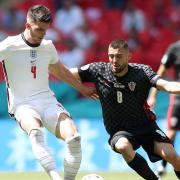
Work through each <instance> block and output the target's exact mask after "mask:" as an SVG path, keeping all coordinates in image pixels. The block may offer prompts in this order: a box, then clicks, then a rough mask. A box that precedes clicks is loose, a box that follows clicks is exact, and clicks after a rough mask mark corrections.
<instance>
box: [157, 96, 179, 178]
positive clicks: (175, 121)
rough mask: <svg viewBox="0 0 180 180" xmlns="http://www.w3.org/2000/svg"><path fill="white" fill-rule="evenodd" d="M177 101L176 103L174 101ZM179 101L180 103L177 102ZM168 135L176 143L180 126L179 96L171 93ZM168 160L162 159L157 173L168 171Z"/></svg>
mask: <svg viewBox="0 0 180 180" xmlns="http://www.w3.org/2000/svg"><path fill="white" fill-rule="evenodd" d="M175 101H176V103H174V102H175ZM177 102H178V103H177ZM166 122H167V133H166V134H167V136H168V138H169V139H170V140H171V142H172V143H174V140H175V137H176V132H177V129H178V128H180V103H179V97H178V96H175V95H174V94H171V95H170V103H169V107H168V113H167V121H166ZM166 166H167V161H166V160H164V159H163V160H162V162H161V165H160V166H159V167H158V171H157V174H158V175H159V176H162V175H164V174H165V172H166Z"/></svg>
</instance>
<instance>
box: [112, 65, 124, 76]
mask: <svg viewBox="0 0 180 180" xmlns="http://www.w3.org/2000/svg"><path fill="white" fill-rule="evenodd" d="M111 66H112V72H113V73H115V74H118V73H121V72H123V71H124V70H125V69H126V67H127V65H126V64H124V65H121V66H119V67H116V68H113V65H111Z"/></svg>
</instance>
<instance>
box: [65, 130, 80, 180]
mask: <svg viewBox="0 0 180 180" xmlns="http://www.w3.org/2000/svg"><path fill="white" fill-rule="evenodd" d="M66 143H67V152H66V156H65V159H64V180H74V179H75V177H76V175H77V172H78V170H79V168H80V164H81V158H82V154H81V138H80V135H79V133H76V134H74V135H73V136H72V137H70V138H67V139H66Z"/></svg>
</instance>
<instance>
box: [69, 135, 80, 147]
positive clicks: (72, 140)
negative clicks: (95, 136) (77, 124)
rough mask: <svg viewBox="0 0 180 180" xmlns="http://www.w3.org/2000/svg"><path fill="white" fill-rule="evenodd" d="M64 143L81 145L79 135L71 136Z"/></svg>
mask: <svg viewBox="0 0 180 180" xmlns="http://www.w3.org/2000/svg"><path fill="white" fill-rule="evenodd" d="M65 141H66V143H67V144H72V143H74V144H76V145H80V143H81V136H80V134H79V133H75V134H74V135H73V136H71V137H67V138H66V140H65Z"/></svg>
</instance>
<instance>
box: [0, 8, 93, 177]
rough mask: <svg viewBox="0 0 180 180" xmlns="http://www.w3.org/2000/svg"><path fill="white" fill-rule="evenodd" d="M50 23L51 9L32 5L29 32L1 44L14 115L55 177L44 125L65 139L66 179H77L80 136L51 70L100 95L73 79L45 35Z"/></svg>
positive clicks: (83, 90) (0, 56)
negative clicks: (52, 83)
mask: <svg viewBox="0 0 180 180" xmlns="http://www.w3.org/2000/svg"><path fill="white" fill-rule="evenodd" d="M51 21H52V16H51V13H50V11H49V9H48V8H47V7H45V6H43V5H35V6H33V7H31V8H30V9H29V10H28V13H27V21H26V24H25V31H24V32H23V33H21V34H19V35H17V36H9V37H7V38H6V39H5V40H4V41H2V42H1V43H0V60H1V61H2V63H3V67H4V73H5V78H6V83H7V92H8V106H9V113H10V114H12V115H13V116H14V117H15V119H16V120H17V122H18V123H19V125H20V127H21V128H22V129H23V130H24V131H25V132H26V133H27V134H28V136H29V139H30V142H31V145H32V149H33V152H34V154H35V156H36V158H37V159H38V160H39V162H40V164H41V165H42V167H43V168H44V169H45V171H46V172H47V173H48V175H49V176H50V177H51V179H53V180H60V179H61V177H60V176H59V174H58V171H57V168H56V164H55V161H54V159H53V157H52V155H51V153H50V151H49V149H48V147H47V145H46V144H45V141H44V133H43V131H42V128H43V127H45V128H47V129H48V130H49V131H50V132H52V133H53V134H54V135H55V136H56V137H57V138H60V139H62V140H64V141H65V143H66V145H67V153H66V155H65V158H64V179H65V180H74V179H75V177H76V174H77V172H78V170H79V167H80V163H81V143H80V135H79V133H78V132H77V129H76V127H75V125H74V123H73V121H72V119H71V117H70V114H69V113H68V112H67V111H66V110H65V109H64V107H63V106H62V105H61V104H60V103H59V102H58V101H57V100H56V98H55V97H54V94H53V92H52V91H51V90H50V88H49V81H48V77H49V72H50V73H51V74H53V75H54V76H56V77H57V78H58V79H59V80H62V81H65V82H66V83H68V84H70V85H71V86H72V87H74V88H76V89H77V90H78V91H80V92H81V93H82V94H83V95H85V96H89V97H91V98H95V96H96V93H95V92H94V90H93V89H89V88H87V87H85V86H83V85H82V84H81V83H80V82H79V81H78V80H76V79H75V78H74V77H73V75H72V74H71V73H70V71H69V70H68V69H67V68H66V67H65V66H64V65H63V64H62V63H60V61H59V60H58V55H57V52H56V49H55V47H54V45H53V43H52V41H50V40H45V39H43V38H44V35H45V34H46V31H47V29H48V27H49V25H50V23H51ZM72 60H73V57H72Z"/></svg>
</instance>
